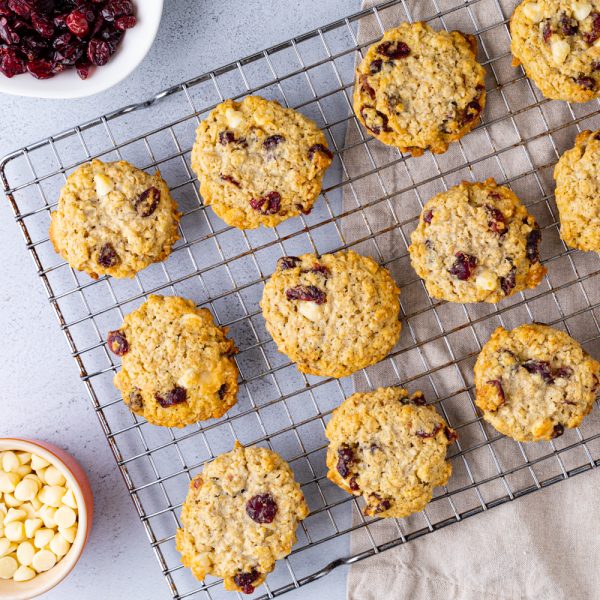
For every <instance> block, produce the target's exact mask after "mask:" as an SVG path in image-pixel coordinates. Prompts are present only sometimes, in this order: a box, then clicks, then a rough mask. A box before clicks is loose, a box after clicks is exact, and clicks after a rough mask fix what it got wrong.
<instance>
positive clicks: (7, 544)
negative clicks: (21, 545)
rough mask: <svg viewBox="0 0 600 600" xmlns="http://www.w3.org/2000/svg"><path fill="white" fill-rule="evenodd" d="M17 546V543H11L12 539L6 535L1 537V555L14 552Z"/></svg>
mask: <svg viewBox="0 0 600 600" xmlns="http://www.w3.org/2000/svg"><path fill="white" fill-rule="evenodd" d="M16 547H17V546H16V544H13V543H11V541H10V540H7V539H6V538H5V537H3V538H0V556H6V555H7V554H10V553H11V552H14V551H15V549H16Z"/></svg>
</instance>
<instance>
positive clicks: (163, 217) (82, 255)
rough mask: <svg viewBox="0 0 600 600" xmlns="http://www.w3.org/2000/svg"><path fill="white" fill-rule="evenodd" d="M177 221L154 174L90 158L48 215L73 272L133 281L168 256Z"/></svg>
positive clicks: (53, 238) (55, 240) (164, 188)
mask: <svg viewBox="0 0 600 600" xmlns="http://www.w3.org/2000/svg"><path fill="white" fill-rule="evenodd" d="M179 217H180V215H179V213H178V212H177V205H176V204H175V201H174V200H173V198H171V194H170V193H169V188H168V187H167V184H166V183H165V181H164V180H163V179H162V177H161V176H160V173H158V171H157V172H156V173H155V174H154V175H148V173H146V172H144V171H140V169H136V168H135V167H134V166H133V165H130V164H129V163H128V162H125V161H123V160H121V161H119V162H112V163H103V162H102V161H100V160H93V161H92V162H90V163H87V164H85V165H82V166H81V167H79V168H78V169H76V170H75V171H74V172H73V173H72V174H71V175H69V177H68V179H67V183H66V184H65V186H64V187H63V189H62V191H61V193H60V198H59V200H58V209H57V210H56V211H54V212H53V213H52V215H51V223H50V240H51V241H52V244H53V245H54V249H55V250H56V251H57V252H58V253H59V254H60V255H61V256H62V257H63V258H64V259H65V260H66V261H67V262H68V263H69V264H70V265H71V266H72V267H73V268H74V269H77V270H79V271H85V272H86V273H87V274H88V275H89V276H90V277H92V278H94V279H97V278H98V276H99V275H112V276H113V277H133V276H134V275H135V274H136V273H137V272H138V271H141V270H142V269H145V268H146V267H147V266H148V265H150V264H151V263H154V262H160V261H161V260H164V259H165V258H166V257H167V256H169V254H170V253H171V247H172V246H173V244H174V243H175V242H176V241H177V240H178V239H179V233H178V231H177V223H178V222H179Z"/></svg>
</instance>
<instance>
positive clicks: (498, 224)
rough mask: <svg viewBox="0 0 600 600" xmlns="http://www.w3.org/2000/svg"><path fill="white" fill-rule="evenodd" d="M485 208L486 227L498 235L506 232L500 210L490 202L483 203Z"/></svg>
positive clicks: (504, 220) (504, 221)
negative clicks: (487, 218)
mask: <svg viewBox="0 0 600 600" xmlns="http://www.w3.org/2000/svg"><path fill="white" fill-rule="evenodd" d="M485 210H486V211H487V213H488V217H489V220H488V227H489V228H490V229H491V230H492V231H493V232H494V233H497V234H498V235H504V234H505V233H506V230H507V227H506V219H505V217H504V215H503V214H502V211H501V210H500V209H499V208H496V207H495V206H492V205H491V204H486V205H485Z"/></svg>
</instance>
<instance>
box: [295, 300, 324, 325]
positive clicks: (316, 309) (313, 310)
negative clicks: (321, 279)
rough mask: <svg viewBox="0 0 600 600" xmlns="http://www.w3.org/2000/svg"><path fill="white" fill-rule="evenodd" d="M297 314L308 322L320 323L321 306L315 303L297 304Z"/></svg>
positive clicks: (321, 315) (321, 316)
mask: <svg viewBox="0 0 600 600" xmlns="http://www.w3.org/2000/svg"><path fill="white" fill-rule="evenodd" d="M298 312H299V313H300V314H301V315H302V316H304V317H306V318H307V319H308V320H309V321H313V322H316V321H320V320H321V319H322V318H323V311H322V309H321V306H320V305H318V304H317V303H316V302H298Z"/></svg>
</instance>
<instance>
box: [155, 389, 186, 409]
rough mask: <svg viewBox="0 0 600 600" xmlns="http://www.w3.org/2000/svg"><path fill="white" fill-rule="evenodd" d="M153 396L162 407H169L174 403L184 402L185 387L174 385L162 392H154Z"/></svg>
mask: <svg viewBox="0 0 600 600" xmlns="http://www.w3.org/2000/svg"><path fill="white" fill-rule="evenodd" d="M154 397H155V398H156V401H157V402H158V403H159V404H160V405H161V406H162V407H163V408H169V407H170V406H174V405H175V404H181V403H182V402H185V401H186V400H187V392H186V390H185V388H182V387H180V386H178V385H176V386H175V387H174V388H173V389H172V390H169V391H168V392H166V393H164V394H159V393H158V392H156V394H154Z"/></svg>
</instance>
